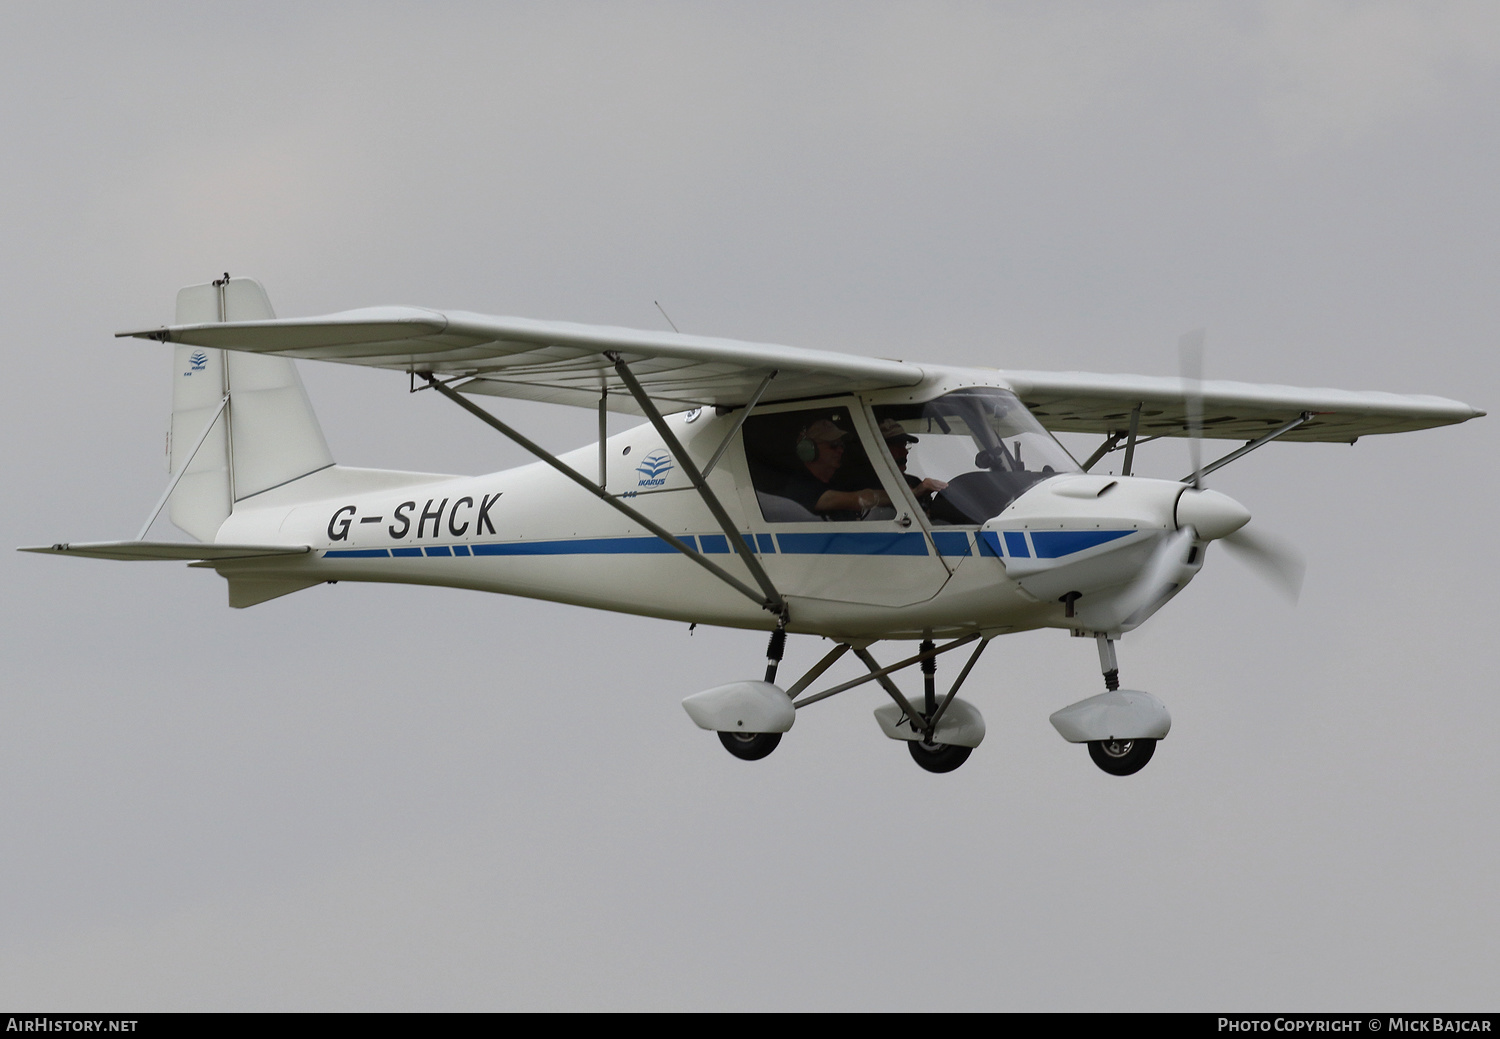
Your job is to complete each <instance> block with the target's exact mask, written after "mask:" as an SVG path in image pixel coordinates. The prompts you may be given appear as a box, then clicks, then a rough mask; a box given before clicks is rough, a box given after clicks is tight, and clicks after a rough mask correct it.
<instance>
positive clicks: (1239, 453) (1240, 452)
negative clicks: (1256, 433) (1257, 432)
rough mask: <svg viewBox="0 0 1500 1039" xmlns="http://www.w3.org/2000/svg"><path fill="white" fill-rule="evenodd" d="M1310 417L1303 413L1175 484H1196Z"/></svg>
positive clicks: (1307, 413)
mask: <svg viewBox="0 0 1500 1039" xmlns="http://www.w3.org/2000/svg"><path fill="white" fill-rule="evenodd" d="M1312 417H1313V413H1312V412H1310V411H1304V412H1303V413H1302V414H1300V415H1298V416H1297V417H1296V418H1294V419H1292V421H1290V422H1288V423H1287V424H1286V425H1284V426H1282V427H1281V428H1280V429H1274V430H1272V431H1271V432H1269V433H1267V434H1266V435H1265V436H1263V437H1260V438H1259V439H1257V440H1252V441H1250V442H1249V443H1248V444H1246V445H1245V446H1243V447H1238V448H1235V449H1234V450H1233V451H1231V452H1229V453H1228V454H1227V455H1225V456H1224V457H1223V458H1220V459H1217V460H1215V461H1212V462H1209V463H1208V464H1207V465H1205V466H1204V467H1203V468H1201V469H1199V470H1198V471H1197V472H1195V473H1188V475H1186V476H1184V477H1183V478H1182V479H1181V480H1178V481H1177V482H1178V483H1188V482H1190V481H1192V482H1196V481H1197V480H1201V479H1202V478H1203V477H1205V476H1207V475H1208V474H1209V473H1211V472H1213V471H1214V470H1215V469H1221V468H1223V467H1224V466H1226V465H1228V464H1229V463H1230V462H1232V461H1234V460H1235V459H1236V458H1244V457H1245V456H1246V455H1248V454H1249V453H1250V452H1251V451H1254V450H1255V449H1256V448H1257V447H1261V446H1264V445H1265V444H1269V443H1270V442H1271V441H1273V440H1275V439H1276V438H1277V437H1279V436H1281V435H1282V434H1283V433H1290V432H1291V431H1292V430H1294V429H1296V428H1297V427H1298V426H1300V425H1302V424H1303V423H1304V422H1308V421H1310V420H1311V419H1312Z"/></svg>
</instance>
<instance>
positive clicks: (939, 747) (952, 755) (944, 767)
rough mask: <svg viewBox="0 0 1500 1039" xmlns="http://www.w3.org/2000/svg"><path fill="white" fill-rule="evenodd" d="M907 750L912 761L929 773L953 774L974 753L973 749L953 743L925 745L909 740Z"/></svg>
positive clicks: (919, 741) (918, 741)
mask: <svg viewBox="0 0 1500 1039" xmlns="http://www.w3.org/2000/svg"><path fill="white" fill-rule="evenodd" d="M906 749H907V750H909V751H911V759H912V760H913V761H915V762H916V763H917V764H918V765H921V766H922V767H923V768H925V769H926V770H927V771H928V772H952V771H953V770H954V769H956V768H957V767H958V766H960V765H962V764H963V763H964V762H965V761H968V760H969V755H970V754H972V753H974V748H973V747H960V746H957V745H955V744H952V743H923V742H922V741H921V740H907V741H906Z"/></svg>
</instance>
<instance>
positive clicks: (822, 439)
mask: <svg viewBox="0 0 1500 1039" xmlns="http://www.w3.org/2000/svg"><path fill="white" fill-rule="evenodd" d="M852 436H853V434H852V433H850V432H848V431H847V430H843V429H840V428H839V427H838V426H836V425H834V424H833V422H831V421H830V420H828V419H826V418H820V419H818V420H817V421H816V422H813V423H812V424H811V425H809V426H807V427H806V428H804V429H803V430H802V431H801V432H800V433H798V434H797V446H796V451H797V460H798V461H800V462H801V463H802V466H803V471H802V472H800V473H797V474H796V475H794V476H793V477H792V478H791V479H789V480H788V481H787V482H786V485H785V486H784V487H783V488H782V491H781V496H782V497H784V498H790V499H791V500H792V501H794V502H796V503H797V504H798V505H801V506H802V507H803V508H805V509H808V510H809V511H811V512H815V513H817V514H818V515H820V516H822V517H824V518H825V519H830V520H857V519H859V518H860V517H861V516H863V515H864V514H865V513H867V512H869V511H870V510H871V509H874V508H878V507H880V506H882V505H889V504H890V503H891V499H890V496H889V495H887V494H886V493H885V491H883V490H880V489H879V488H876V487H869V488H865V489H863V490H857V491H841V490H836V489H835V488H834V487H832V486H831V483H832V481H833V478H834V476H835V475H836V474H837V473H838V471H839V467H840V466H842V465H843V464H844V452H845V450H846V449H847V448H848V446H849V439H850V438H851V437H852Z"/></svg>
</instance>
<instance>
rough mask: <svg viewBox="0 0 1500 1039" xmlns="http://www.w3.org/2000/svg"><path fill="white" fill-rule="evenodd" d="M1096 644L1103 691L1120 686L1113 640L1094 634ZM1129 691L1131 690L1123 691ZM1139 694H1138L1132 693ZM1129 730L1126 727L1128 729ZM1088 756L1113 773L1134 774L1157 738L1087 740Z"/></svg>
mask: <svg viewBox="0 0 1500 1039" xmlns="http://www.w3.org/2000/svg"><path fill="white" fill-rule="evenodd" d="M1094 638H1095V641H1096V642H1097V643H1098V645H1099V670H1100V671H1102V672H1103V673H1104V689H1105V693H1106V695H1107V694H1109V693H1114V692H1117V691H1118V690H1119V688H1120V664H1119V661H1118V660H1117V659H1116V658H1115V644H1114V642H1113V641H1112V640H1111V639H1110V637H1109V636H1108V635H1096V636H1094ZM1126 695H1132V694H1126ZM1133 695H1141V694H1133ZM1127 731H1128V730H1127ZM1088 745H1089V757H1090V758H1092V759H1093V761H1094V764H1096V765H1098V766H1099V768H1100V769H1101V770H1103V771H1104V772H1107V773H1109V774H1110V775H1112V776H1133V775H1135V774H1136V773H1137V772H1139V771H1140V770H1141V769H1143V768H1145V767H1146V763H1147V762H1148V761H1150V760H1151V755H1153V754H1155V753H1156V740H1155V739H1149V738H1145V737H1137V738H1135V739H1116V738H1115V737H1114V736H1111V737H1109V738H1108V739H1103V740H1089V741H1088Z"/></svg>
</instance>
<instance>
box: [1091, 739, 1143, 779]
mask: <svg viewBox="0 0 1500 1039" xmlns="http://www.w3.org/2000/svg"><path fill="white" fill-rule="evenodd" d="M1155 753H1156V741H1155V740H1090V741H1089V757H1091V758H1093V759H1094V764H1096V765H1098V766H1099V767H1100V768H1101V769H1103V770H1104V771H1106V772H1108V773H1109V774H1110V775H1112V776H1133V775H1135V774H1136V773H1137V772H1139V771H1140V770H1141V769H1143V768H1145V767H1146V762H1148V761H1150V760H1151V755H1153V754H1155Z"/></svg>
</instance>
